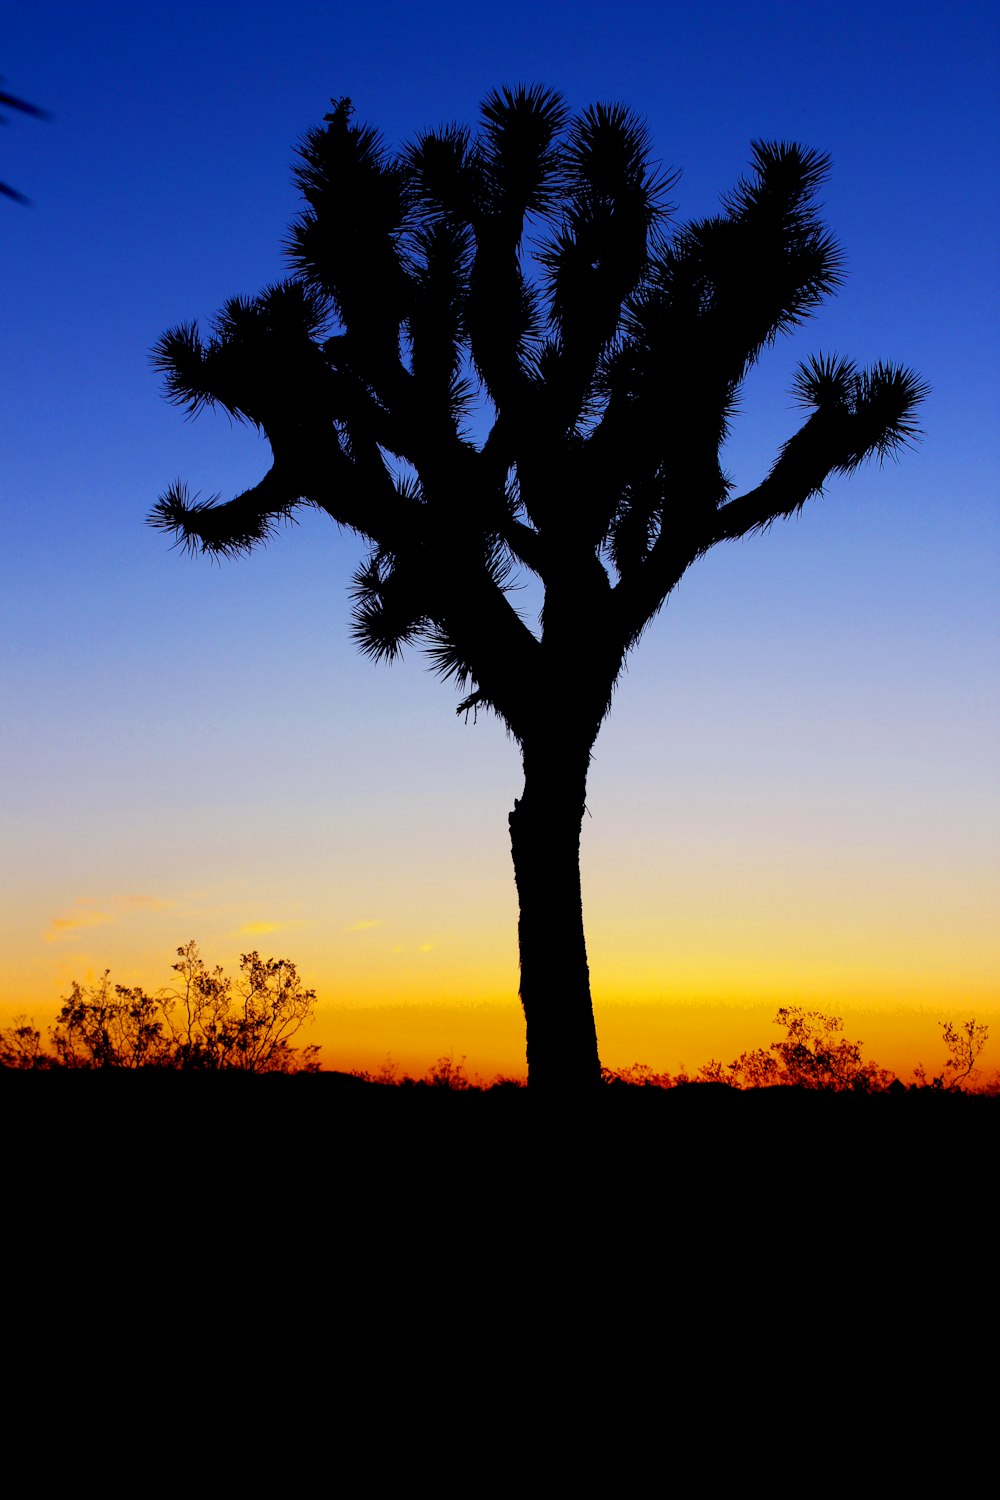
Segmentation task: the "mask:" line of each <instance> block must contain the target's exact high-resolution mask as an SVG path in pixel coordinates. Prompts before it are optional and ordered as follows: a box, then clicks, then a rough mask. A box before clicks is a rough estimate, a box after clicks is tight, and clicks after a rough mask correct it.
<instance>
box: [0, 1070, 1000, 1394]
mask: <svg viewBox="0 0 1000 1500" xmlns="http://www.w3.org/2000/svg"><path fill="white" fill-rule="evenodd" d="M998 1122H1000V1101H998V1100H996V1099H992V1098H983V1097H975V1096H959V1095H943V1094H940V1093H938V1094H934V1093H931V1092H930V1091H928V1092H925V1093H922V1094H921V1093H915V1094H909V1093H907V1094H902V1095H876V1096H870V1097H864V1096H858V1095H844V1094H840V1095H838V1094H820V1093H802V1092H796V1091H793V1090H786V1089H771V1090H766V1091H760V1092H758V1093H740V1092H736V1091H731V1090H729V1089H726V1088H725V1087H719V1086H713V1085H693V1086H689V1087H686V1088H677V1089H672V1090H669V1091H664V1090H658V1089H634V1090H633V1089H627V1088H625V1089H623V1088H607V1089H604V1090H602V1091H601V1092H600V1093H599V1094H598V1095H596V1096H595V1097H593V1098H590V1099H586V1100H582V1101H570V1102H568V1103H565V1104H563V1105H561V1106H560V1105H558V1104H556V1103H553V1102H551V1101H547V1100H545V1099H542V1098H538V1097H535V1096H533V1095H532V1094H530V1093H529V1092H527V1091H525V1090H523V1089H515V1090H500V1091H495V1092H491V1093H486V1094H474V1093H453V1092H450V1091H448V1090H436V1089H399V1088H386V1087H384V1086H379V1085H372V1084H364V1083H361V1082H359V1081H358V1080H356V1079H352V1078H349V1077H346V1076H344V1075H337V1074H320V1075H316V1076H308V1075H300V1076H297V1077H271V1078H253V1077H238V1076H237V1077H234V1076H225V1075H222V1076H219V1075H215V1076H211V1075H209V1076H193V1077H192V1076H187V1077H185V1076H179V1075H177V1074H173V1075H166V1076H157V1075H152V1074H146V1075H142V1074H133V1075H129V1074H115V1075H111V1076H107V1075H104V1076H102V1075H100V1074H94V1073H80V1074H78V1075H66V1074H61V1075H60V1074H44V1073H39V1074H20V1075H18V1074H7V1075H6V1076H2V1075H0V1128H2V1130H3V1139H4V1173H3V1183H4V1195H3V1205H4V1229H5V1246H6V1249H7V1252H8V1254H7V1264H8V1268H9V1269H8V1303H9V1305H10V1306H14V1304H15V1302H21V1303H24V1305H25V1308H26V1309H27V1310H28V1311H29V1312H30V1314H31V1316H32V1317H34V1316H36V1314H37V1311H38V1309H40V1308H42V1309H45V1310H46V1316H47V1317H49V1318H52V1317H54V1318H55V1319H56V1322H57V1323H58V1324H59V1326H60V1328H61V1329H62V1330H63V1333H65V1332H66V1330H69V1332H70V1334H71V1335H72V1337H74V1338H79V1337H80V1336H81V1330H83V1329H85V1328H89V1329H91V1331H92V1332H93V1333H94V1336H95V1337H96V1336H97V1334H98V1333H100V1336H101V1337H102V1338H104V1337H105V1334H104V1331H103V1330H105V1329H106V1327H108V1326H112V1325H113V1326H116V1327H117V1326H119V1325H122V1326H126V1327H127V1328H128V1329H129V1330H131V1332H130V1334H129V1338H130V1339H133V1340H137V1341H138V1345H140V1346H141V1347H142V1348H143V1349H145V1350H146V1352H147V1354H148V1353H149V1352H150V1351H155V1350H156V1349H158V1348H159V1347H160V1343H161V1341H162V1340H164V1339H167V1340H168V1341H173V1342H174V1343H176V1345H177V1347H178V1348H179V1349H181V1350H182V1351H187V1352H186V1353H185V1356H184V1357H185V1358H187V1357H189V1356H190V1355H191V1351H192V1350H193V1349H195V1348H201V1347H202V1346H203V1344H204V1340H205V1338H206V1337H207V1336H208V1335H211V1339H212V1340H214V1341H215V1342H216V1344H218V1342H219V1340H221V1341H222V1343H223V1344H225V1345H226V1347H230V1346H232V1347H236V1344H234V1340H235V1341H237V1343H238V1341H239V1340H249V1345H250V1347H252V1348H254V1349H257V1348H259V1347H264V1346H265V1345H266V1347H267V1348H268V1349H270V1350H271V1351H272V1354H273V1353H274V1349H275V1348H277V1349H278V1352H279V1354H280V1358H279V1357H277V1356H275V1362H273V1364H272V1365H271V1366H269V1370H270V1371H271V1373H270V1374H269V1375H268V1379H269V1380H277V1381H278V1382H279V1384H280V1383H282V1382H288V1381H293V1380H294V1379H298V1374H296V1372H299V1373H301V1371H302V1370H304V1369H305V1368H306V1365H305V1364H304V1363H303V1358H304V1355H303V1349H305V1350H307V1351H308V1352H309V1358H310V1359H311V1358H312V1357H313V1356H312V1351H313V1346H314V1345H315V1346H316V1347H317V1348H319V1347H322V1348H323V1349H325V1350H327V1351H328V1356H329V1358H330V1359H333V1360H334V1366H331V1368H334V1367H335V1368H336V1369H337V1370H339V1371H341V1372H343V1371H344V1370H345V1369H346V1370H350V1369H354V1367H355V1365H354V1362H355V1361H356V1360H359V1359H362V1353H360V1352H359V1351H363V1357H364V1358H366V1359H370V1358H372V1357H376V1358H377V1359H378V1360H384V1361H385V1362H386V1363H385V1368H384V1369H383V1370H382V1374H381V1375H380V1377H379V1378H380V1380H383V1379H384V1378H385V1372H386V1370H389V1369H390V1368H395V1366H394V1365H393V1360H394V1359H396V1357H397V1355H398V1353H399V1351H400V1350H402V1349H405V1350H409V1351H410V1352H411V1353H419V1356H420V1360H423V1359H424V1358H425V1357H426V1355H427V1354H428V1353H429V1352H433V1351H437V1352H438V1353H441V1355H442V1357H443V1358H444V1359H445V1360H446V1362H447V1364H448V1365H449V1368H451V1370H452V1372H453V1375H454V1376H455V1378H456V1379H457V1378H458V1372H459V1371H463V1372H466V1374H468V1375H469V1377H470V1378H471V1372H472V1371H474V1370H475V1371H478V1372H479V1373H478V1375H477V1376H476V1378H477V1379H479V1378H480V1377H484V1372H487V1373H488V1372H489V1371H490V1370H494V1366H495V1364H496V1359H497V1358H498V1357H499V1356H500V1355H501V1354H503V1356H504V1358H507V1359H510V1358H517V1359H518V1360H521V1361H522V1362H523V1361H527V1363H526V1364H525V1365H524V1368H525V1370H527V1371H529V1372H530V1373H531V1374H532V1378H536V1377H537V1378H539V1379H541V1380H542V1383H543V1385H544V1384H545V1382H546V1380H547V1379H548V1377H547V1376H546V1373H545V1372H546V1371H547V1370H548V1368H549V1363H550V1362H551V1361H552V1360H553V1359H554V1358H556V1356H557V1355H558V1359H559V1360H563V1361H565V1360H566V1359H568V1358H569V1357H570V1356H569V1354H568V1352H567V1351H573V1353H572V1361H571V1362H572V1363H573V1366H574V1369H575V1370H576V1372H577V1375H578V1376H579V1378H581V1379H583V1380H585V1381H586V1380H589V1379H590V1378H591V1377H590V1373H589V1372H590V1370H591V1365H592V1364H593V1362H594V1360H595V1359H596V1358H597V1356H596V1353H595V1350H597V1349H598V1348H600V1349H601V1350H603V1353H602V1354H601V1357H600V1361H599V1364H600V1368H601V1369H602V1370H603V1371H604V1372H605V1375H608V1374H610V1375H611V1376H612V1377H613V1378H614V1379H617V1378H618V1376H619V1374H620V1373H621V1370H620V1369H619V1364H621V1366H622V1368H625V1367H626V1366H628V1367H636V1361H637V1359H638V1351H642V1358H643V1360H646V1358H647V1354H648V1353H649V1352H650V1350H651V1349H655V1350H656V1351H657V1353H656V1357H657V1359H660V1358H661V1357H662V1359H663V1360H665V1361H666V1364H669V1366H670V1368H671V1369H673V1370H674V1371H675V1372H676V1371H678V1370H679V1371H681V1372H684V1371H687V1370H688V1369H689V1364H690V1360H691V1359H693V1358H694V1357H695V1352H697V1359H698V1360H701V1361H704V1360H706V1359H707V1360H709V1362H710V1363H711V1362H713V1361H716V1360H720V1361H721V1362H722V1365H723V1366H725V1365H726V1363H727V1361H730V1360H731V1359H732V1358H733V1357H735V1356H738V1358H739V1359H740V1360H749V1366H748V1369H749V1370H751V1371H754V1370H756V1364H755V1361H756V1360H757V1358H758V1355H759V1353H760V1351H761V1350H762V1349H764V1348H771V1347H779V1348H784V1349H786V1350H791V1351H800V1352H798V1353H796V1354H795V1359H796V1361H797V1362H796V1364H795V1366H794V1368H795V1369H796V1370H798V1371H801V1369H802V1368H803V1366H802V1365H801V1359H802V1358H803V1357H804V1356H802V1354H801V1350H803V1349H805V1350H812V1351H813V1353H814V1355H815V1353H816V1351H823V1350H827V1351H828V1350H830V1349H833V1348H835V1347H836V1348H841V1347H843V1348H844V1349H845V1350H846V1351H848V1354H849V1357H850V1360H851V1361H852V1362H856V1361H857V1360H858V1359H861V1360H862V1361H863V1363H864V1367H865V1368H866V1369H867V1370H868V1374H869V1376H870V1377H871V1378H872V1379H873V1380H876V1383H877V1382H878V1381H879V1380H881V1379H882V1376H881V1375H880V1374H879V1372H880V1371H883V1370H884V1368H885V1361H886V1360H887V1359H888V1360H890V1361H895V1362H896V1363H897V1364H898V1363H899V1361H900V1360H901V1359H903V1354H902V1353H901V1351H908V1352H907V1353H906V1355H905V1361H906V1362H908V1361H910V1359H911V1357H912V1356H913V1351H914V1350H923V1348H924V1345H925V1343H926V1339H927V1338H928V1337H932V1336H933V1337H935V1338H936V1337H938V1336H940V1337H942V1338H943V1337H944V1335H945V1331H946V1330H948V1333H947V1338H948V1343H949V1347H952V1346H953V1343H954V1334H953V1332H952V1331H950V1330H952V1328H953V1324H954V1317H953V1312H952V1307H953V1304H954V1301H955V1299H956V1298H957V1299H958V1303H960V1304H961V1306H962V1307H969V1306H971V1307H973V1308H978V1306H979V1300H978V1299H979V1289H980V1288H981V1287H982V1285H983V1277H984V1275H988V1271H987V1267H988V1265H989V1264H990V1256H991V1254H992V1250H991V1248H990V1247H991V1246H992V1244H993V1243H994V1235H995V1229H994V1227H993V1224H992V1213H993V1203H994V1200H995V1181H996V1171H995V1164H996V1160H997V1149H996V1148H997V1135H998V1132H997V1125H998ZM32 1279H34V1282H35V1287H34V1290H32V1291H31V1292H30V1293H29V1292H28V1291H26V1288H27V1287H29V1286H30V1285H31V1283H32ZM963 1319H964V1321H962V1323H961V1329H962V1332H961V1336H962V1337H963V1338H964V1337H965V1336H966V1334H968V1335H969V1336H971V1337H975V1336H977V1332H976V1331H977V1330H978V1329H980V1326H981V1325H980V1321H979V1313H978V1312H975V1313H974V1315H972V1317H971V1322H970V1321H969V1318H968V1317H966V1316H965V1315H964V1314H963ZM261 1340H264V1345H262V1344H261ZM84 1342H85V1343H86V1342H87V1341H86V1340H84ZM87 1347H90V1345H89V1344H87ZM130 1347H131V1345H130ZM239 1347H243V1346H242V1344H239ZM281 1351H284V1352H283V1353H282V1352H281ZM442 1351H443V1352H442ZM616 1351H620V1359H619V1363H617V1364H616V1359H618V1358H619V1356H618V1355H617V1354H616ZM810 1357H812V1356H810ZM824 1357H825V1356H824ZM845 1357H846V1356H845ZM921 1357H923V1356H922V1355H921ZM418 1362H419V1361H418ZM306 1363H308V1361H306ZM665 1367H666V1365H665V1366H664V1368H665ZM595 1368H596V1366H595ZM691 1368H693V1367H691ZM789 1368H791V1367H789ZM858 1368H860V1366H859V1367H858ZM494 1373H495V1370H494ZM324 1378H325V1377H324ZM712 1378H713V1379H714V1378H715V1376H714V1375H713V1376H712ZM746 1378H747V1379H750V1380H753V1379H756V1378H757V1377H756V1375H755V1374H747V1375H746ZM460 1383H461V1382H460ZM282 1389H284V1385H282ZM741 1399H742V1398H741Z"/></svg>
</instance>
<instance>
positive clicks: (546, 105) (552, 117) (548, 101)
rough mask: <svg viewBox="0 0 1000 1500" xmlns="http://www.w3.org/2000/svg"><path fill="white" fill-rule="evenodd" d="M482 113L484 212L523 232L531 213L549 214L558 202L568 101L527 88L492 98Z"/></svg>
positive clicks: (546, 91)
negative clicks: (560, 147)
mask: <svg viewBox="0 0 1000 1500" xmlns="http://www.w3.org/2000/svg"><path fill="white" fill-rule="evenodd" d="M481 114H482V118H483V132H482V139H483V144H482V155H481V161H482V171H483V186H484V188H485V189H486V192H487V194H488V197H487V199H486V202H485V203H484V204H483V207H484V208H486V209H487V210H488V211H490V212H492V213H495V214H500V215H501V216H502V217H503V218H505V219H507V220H508V221H509V222H510V223H512V224H516V225H517V226H519V227H520V226H521V225H522V224H523V221H524V218H525V216H526V215H527V214H546V213H548V211H549V210H550V208H551V207H552V205H553V204H554V203H555V202H556V200H557V198H558V194H559V190H560V178H561V169H562V158H561V153H560V151H559V150H558V147H557V140H558V136H559V133H560V132H561V131H562V129H563V126H564V125H565V123H566V118H567V109H566V103H565V100H564V99H563V97H562V95H561V94H560V93H558V92H557V91H556V90H555V89H547V88H543V87H542V86H541V85H539V84H532V85H530V86H525V85H523V84H522V85H520V86H519V87H517V88H514V89H510V88H502V89H494V90H493V91H492V92H491V93H489V94H487V96H486V98H485V100H484V101H483V105H482V110H481Z"/></svg>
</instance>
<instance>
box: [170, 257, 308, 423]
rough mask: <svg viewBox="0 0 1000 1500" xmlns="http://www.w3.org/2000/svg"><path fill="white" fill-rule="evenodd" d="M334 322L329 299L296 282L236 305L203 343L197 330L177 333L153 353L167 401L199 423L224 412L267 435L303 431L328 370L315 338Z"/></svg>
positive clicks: (237, 300)
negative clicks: (208, 412) (206, 412)
mask: <svg viewBox="0 0 1000 1500" xmlns="http://www.w3.org/2000/svg"><path fill="white" fill-rule="evenodd" d="M328 316H329V305H328V303H327V301H326V299H325V298H323V297H322V295H320V294H319V293H317V292H315V291H314V290H312V289H310V288H307V287H304V286H302V285H301V284H300V283H297V282H282V283H279V284H277V285H275V286H271V287H266V288H265V289H264V291H263V292H262V293H261V294H260V296H259V297H252V298H245V297H232V298H230V300H229V301H228V302H227V303H226V304H225V305H224V307H223V308H222V310H221V312H220V313H219V314H218V316H217V317H216V318H215V320H214V323H213V337H212V338H211V339H210V340H209V342H208V343H203V342H202V340H201V338H200V336H199V333H198V327H197V324H194V323H191V324H185V325H182V326H181V327H179V328H174V329H171V330H170V331H169V332H168V333H166V334H164V336H163V337H162V338H161V339H160V340H159V342H158V343H157V344H156V346H155V348H154V350H153V356H152V358H153V365H154V367H155V368H156V369H158V370H160V371H162V373H163V374H164V376H165V377H166V379H165V384H166V391H167V396H168V398H169V399H170V400H172V401H175V402H177V404H178V405H181V406H185V407H186V408H187V410H188V412H189V413H190V414H191V415H196V414H197V413H198V412H199V411H200V410H202V408H204V407H206V406H215V405H218V406H221V407H223V408H224V409H225V410H226V411H228V412H229V413H230V415H231V416H233V417H235V418H237V420H241V421H248V422H251V423H253V424H254V425H255V426H257V427H258V428H264V429H265V430H266V429H268V428H269V427H273V426H274V425H276V424H278V425H285V426H287V425H288V424H289V423H290V424H291V425H293V426H295V425H298V424H299V423H300V422H301V421H302V420H303V419H304V418H305V417H306V416H307V414H308V413H309V412H310V411H311V410H314V409H315V408H316V406H317V403H318V402H319V401H320V400H321V398H322V396H324V395H327V396H328V395H329V391H328V390H327V389H325V388H324V367H323V361H322V356H321V354H320V351H319V349H318V347H317V346H316V345H315V344H314V343H313V340H312V336H313V334H314V333H318V332H321V330H322V327H323V324H324V322H325V321H326V319H327V317H328Z"/></svg>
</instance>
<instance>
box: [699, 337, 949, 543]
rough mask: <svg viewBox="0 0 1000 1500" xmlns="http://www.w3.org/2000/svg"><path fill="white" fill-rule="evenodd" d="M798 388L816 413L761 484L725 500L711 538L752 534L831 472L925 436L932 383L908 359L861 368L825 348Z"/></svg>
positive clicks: (790, 511)
mask: <svg viewBox="0 0 1000 1500" xmlns="http://www.w3.org/2000/svg"><path fill="white" fill-rule="evenodd" d="M794 389H795V394H796V395H797V396H798V398H799V401H800V403H801V404H804V405H808V406H811V407H813V415H812V416H811V417H810V418H809V420H808V421H807V422H806V423H805V425H804V426H803V427H802V428H800V430H799V431H798V432H797V433H795V435H794V436H793V437H791V438H790V439H789V440H788V442H787V443H785V444H784V446H783V447H782V449H781V452H780V453H779V454H778V457H777V459H776V461H775V463H774V465H773V467H772V469H771V472H770V473H769V474H768V476H767V478H766V479H765V480H764V482H763V483H762V484H760V485H758V487H757V489H756V490H752V491H750V493H748V494H746V495H743V496H741V497H740V498H739V499H738V500H733V501H732V502H731V503H730V504H728V505H726V506H724V507H723V508H722V509H721V510H720V511H719V512H718V516H717V518H716V521H715V524H714V527H713V530H712V531H711V532H710V533H709V535H708V536H707V538H706V545H711V544H712V542H714V541H719V540H723V539H731V538H734V537H739V536H746V535H747V534H748V532H751V531H757V530H760V529H761V528H763V527H767V526H770V525H771V523H772V522H773V521H775V520H778V519H779V518H782V517H786V516H791V515H794V514H795V513H796V512H797V511H799V510H801V509H802V507H803V505H805V503H806V501H807V500H809V499H811V498H812V497H813V496H814V495H819V494H821V493H822V490H823V486H824V484H825V483H826V481H827V479H828V478H829V477H830V475H831V474H851V473H853V472H854V470H856V469H858V468H860V466H861V465H862V464H864V463H866V462H868V461H869V460H875V461H876V462H878V463H884V462H885V460H886V459H887V458H894V457H895V456H896V455H897V454H898V453H899V451H900V450H901V449H902V448H907V447H911V446H912V445H913V444H914V443H915V442H916V441H917V439H918V438H919V437H920V434H921V429H920V426H919V424H918V422H917V416H916V414H917V410H918V408H919V407H920V405H921V403H922V402H923V401H924V400H925V399H926V397H927V395H928V394H929V387H928V386H927V385H926V384H925V383H924V382H923V381H922V380H920V378H919V377H918V376H917V375H916V374H915V373H914V372H913V371H912V370H908V369H906V368H904V367H902V366H898V365H890V364H881V363H880V364H876V365H873V366H872V368H871V369H870V370H862V371H860V372H857V371H856V370H855V369H854V367H853V365H851V363H850V361H848V360H841V359H837V358H836V357H835V356H826V357H824V356H820V357H818V358H815V359H813V360H810V361H809V362H808V363H807V364H804V365H802V366H801V367H800V369H799V372H798V375H797V377H796V381H795V387H794Z"/></svg>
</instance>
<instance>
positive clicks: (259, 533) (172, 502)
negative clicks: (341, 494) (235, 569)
mask: <svg viewBox="0 0 1000 1500" xmlns="http://www.w3.org/2000/svg"><path fill="white" fill-rule="evenodd" d="M272 472H273V471H272ZM270 478H271V476H270V475H269V476H268V477H267V478H265V479H264V480H262V481H261V483H260V484H259V485H256V486H255V487H254V488H253V489H251V490H247V491H246V492H245V493H244V494H242V495H238V496H237V497H236V498H235V499H234V500H230V501H227V502H226V503H225V504H223V503H220V499H219V496H218V495H212V496H210V497H209V499H207V500H199V498H198V497H197V496H195V497H194V499H191V498H190V497H189V493H188V489H187V486H186V485H184V484H182V483H181V482H180V481H179V480H178V481H177V482H176V483H174V484H172V485H170V487H169V488H168V489H167V490H166V491H165V492H164V494H163V495H161V496H160V498H159V500H158V501H157V502H156V504H155V505H154V506H153V509H152V511H151V512H150V514H149V516H148V517H147V521H148V524H149V525H150V526H152V527H154V528H155V529H156V530H157V531H165V532H167V533H168V534H169V535H171V536H172V537H173V538H174V545H175V546H179V547H182V548H183V549H184V550H185V551H187V552H191V553H208V554H211V555H213V556H216V557H239V556H241V555H243V554H246V553H249V552H252V551H253V549H254V547H256V546H258V545H259V544H260V543H261V542H266V541H268V540H269V539H270V538H271V537H272V536H274V535H275V533H276V531H277V529H278V522H279V521H281V520H285V521H288V520H291V519H292V512H293V510H294V509H295V505H296V504H297V503H298V501H297V499H295V500H290V499H286V498H282V499H279V497H278V494H277V493H275V491H274V487H273V485H271V484H269V480H270Z"/></svg>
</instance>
